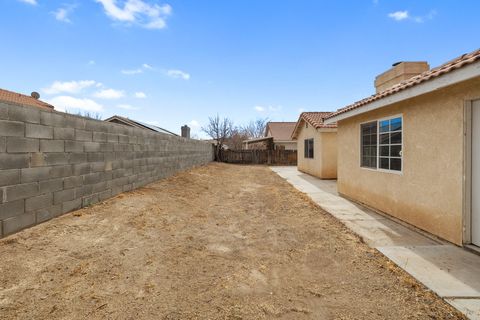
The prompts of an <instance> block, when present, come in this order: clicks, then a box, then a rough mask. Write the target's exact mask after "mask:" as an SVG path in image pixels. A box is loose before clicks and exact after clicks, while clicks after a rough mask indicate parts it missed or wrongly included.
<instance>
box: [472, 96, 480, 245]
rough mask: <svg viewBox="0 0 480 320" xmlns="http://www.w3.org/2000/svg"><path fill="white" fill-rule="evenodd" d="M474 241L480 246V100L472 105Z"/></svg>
mask: <svg viewBox="0 0 480 320" xmlns="http://www.w3.org/2000/svg"><path fill="white" fill-rule="evenodd" d="M472 243H473V244H474V245H477V246H480V100H476V101H474V102H473V106H472Z"/></svg>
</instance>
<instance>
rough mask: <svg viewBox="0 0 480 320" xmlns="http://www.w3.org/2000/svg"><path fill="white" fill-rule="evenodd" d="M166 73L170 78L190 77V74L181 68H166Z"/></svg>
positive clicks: (186, 78)
mask: <svg viewBox="0 0 480 320" xmlns="http://www.w3.org/2000/svg"><path fill="white" fill-rule="evenodd" d="M167 75H168V76H169V77H171V78H175V79H183V80H189V79H190V74H189V73H186V72H184V71H182V70H173V69H172V70H168V71H167Z"/></svg>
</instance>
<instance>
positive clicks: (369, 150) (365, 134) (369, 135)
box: [361, 121, 378, 169]
mask: <svg viewBox="0 0 480 320" xmlns="http://www.w3.org/2000/svg"><path fill="white" fill-rule="evenodd" d="M361 135H362V143H361V145H362V147H361V148H362V149H361V166H362V167H365V168H373V169H377V135H378V133H377V121H374V122H369V123H364V124H362V125H361Z"/></svg>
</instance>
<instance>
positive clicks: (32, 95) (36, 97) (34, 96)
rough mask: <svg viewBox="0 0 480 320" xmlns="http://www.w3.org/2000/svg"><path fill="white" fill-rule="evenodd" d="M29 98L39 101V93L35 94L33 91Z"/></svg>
mask: <svg viewBox="0 0 480 320" xmlns="http://www.w3.org/2000/svg"><path fill="white" fill-rule="evenodd" d="M30 96H31V97H32V98H34V99H37V100H38V99H40V93H38V92H36V91H33V92H32V93H31V94H30Z"/></svg>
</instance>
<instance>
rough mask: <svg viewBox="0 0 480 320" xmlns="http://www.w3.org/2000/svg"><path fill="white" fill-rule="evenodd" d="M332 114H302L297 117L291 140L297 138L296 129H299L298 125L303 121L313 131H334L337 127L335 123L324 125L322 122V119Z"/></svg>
mask: <svg viewBox="0 0 480 320" xmlns="http://www.w3.org/2000/svg"><path fill="white" fill-rule="evenodd" d="M332 113H333V112H302V113H301V114H300V117H298V121H297V122H296V123H295V129H294V130H293V132H292V139H295V138H296V137H297V133H298V129H300V125H301V123H302V122H303V121H305V122H307V123H308V124H310V125H311V126H313V127H314V128H315V129H321V128H325V129H335V128H336V127H337V124H336V123H332V124H326V123H324V122H323V119H325V118H326V117H328V116H329V115H330V114H332Z"/></svg>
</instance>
